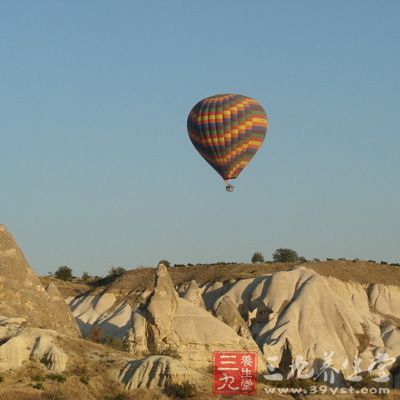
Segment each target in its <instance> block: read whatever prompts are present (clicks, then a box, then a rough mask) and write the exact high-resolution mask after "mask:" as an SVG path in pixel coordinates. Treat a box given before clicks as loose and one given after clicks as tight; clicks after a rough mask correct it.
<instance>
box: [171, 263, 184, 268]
mask: <svg viewBox="0 0 400 400" xmlns="http://www.w3.org/2000/svg"><path fill="white" fill-rule="evenodd" d="M174 267H175V268H184V267H186V265H185V264H174Z"/></svg>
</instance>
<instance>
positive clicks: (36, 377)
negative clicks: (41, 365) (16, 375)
mask: <svg viewBox="0 0 400 400" xmlns="http://www.w3.org/2000/svg"><path fill="white" fill-rule="evenodd" d="M45 379H46V378H45V377H44V376H43V375H34V376H32V377H31V380H32V381H33V382H44V381H45Z"/></svg>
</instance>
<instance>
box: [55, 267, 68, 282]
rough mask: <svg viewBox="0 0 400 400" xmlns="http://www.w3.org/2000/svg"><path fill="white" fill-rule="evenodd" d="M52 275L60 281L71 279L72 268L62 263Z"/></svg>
mask: <svg viewBox="0 0 400 400" xmlns="http://www.w3.org/2000/svg"><path fill="white" fill-rule="evenodd" d="M54 276H55V277H56V278H57V279H61V280H62V281H72V269H71V268H69V267H67V266H66V265H64V266H62V267H59V268H58V269H57V271H56V272H55V273H54Z"/></svg>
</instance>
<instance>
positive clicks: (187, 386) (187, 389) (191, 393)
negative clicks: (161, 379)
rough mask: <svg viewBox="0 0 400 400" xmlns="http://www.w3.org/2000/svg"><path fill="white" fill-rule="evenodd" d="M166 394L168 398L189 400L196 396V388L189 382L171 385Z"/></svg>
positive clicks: (166, 389)
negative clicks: (188, 399)
mask: <svg viewBox="0 0 400 400" xmlns="http://www.w3.org/2000/svg"><path fill="white" fill-rule="evenodd" d="M165 394H166V395H167V396H171V397H172V396H174V397H177V398H178V399H187V398H190V397H195V396H196V387H195V385H193V384H192V383H190V382H188V381H185V382H183V383H181V384H176V383H170V384H169V385H168V386H167V387H166V388H165Z"/></svg>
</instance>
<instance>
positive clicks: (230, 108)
mask: <svg viewBox="0 0 400 400" xmlns="http://www.w3.org/2000/svg"><path fill="white" fill-rule="evenodd" d="M267 126H268V119H267V114H266V112H265V111H264V109H263V107H262V106H261V104H260V103H259V102H257V101H256V100H254V99H252V98H250V97H246V96H242V95H239V94H217V95H215V96H211V97H207V98H206V99H203V100H201V101H199V102H198V103H197V104H196V105H195V106H194V107H193V108H192V110H191V111H190V114H189V117H188V121H187V129H188V132H189V137H190V140H191V141H192V143H193V145H194V147H195V148H196V149H197V151H198V152H199V153H200V154H201V156H202V157H203V158H204V159H205V160H206V161H207V162H208V163H209V164H210V165H211V166H212V167H213V168H214V169H215V170H216V171H217V172H218V173H219V174H220V175H221V176H222V178H223V179H224V180H225V181H228V180H229V179H235V178H236V177H237V176H238V175H239V174H240V173H241V172H242V170H243V169H244V168H245V167H246V166H247V164H248V163H249V162H250V160H251V159H252V158H253V156H254V154H255V153H256V152H257V150H258V149H259V148H260V146H261V145H262V143H263V141H264V138H265V135H266V133H267ZM227 190H228V191H232V190H233V186H232V185H228V186H227Z"/></svg>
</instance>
